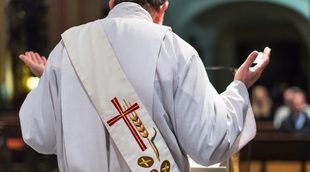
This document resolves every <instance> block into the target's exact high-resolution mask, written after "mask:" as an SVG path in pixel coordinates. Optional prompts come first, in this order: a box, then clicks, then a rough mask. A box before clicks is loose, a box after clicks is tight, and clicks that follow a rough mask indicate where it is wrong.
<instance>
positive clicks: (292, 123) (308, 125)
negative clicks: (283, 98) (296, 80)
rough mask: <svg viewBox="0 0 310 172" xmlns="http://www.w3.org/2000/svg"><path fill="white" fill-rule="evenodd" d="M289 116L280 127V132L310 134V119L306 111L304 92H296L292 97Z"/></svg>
mask: <svg viewBox="0 0 310 172" xmlns="http://www.w3.org/2000/svg"><path fill="white" fill-rule="evenodd" d="M291 103H292V104H291V106H290V113H289V116H288V117H286V118H285V119H284V120H283V122H282V123H281V125H280V128H279V130H280V131H284V132H303V133H310V118H309V116H308V115H309V114H307V112H306V111H305V108H306V106H307V102H306V97H305V94H304V92H303V91H302V90H296V91H295V92H294V95H293V97H292V102H291Z"/></svg>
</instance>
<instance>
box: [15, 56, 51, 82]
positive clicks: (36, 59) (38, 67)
mask: <svg viewBox="0 0 310 172" xmlns="http://www.w3.org/2000/svg"><path fill="white" fill-rule="evenodd" d="M19 58H20V59H21V60H22V61H23V62H24V63H25V64H26V65H27V66H28V67H29V68H30V70H31V72H32V73H33V74H34V75H35V76H37V77H41V76H42V74H43V71H44V68H45V65H46V58H45V57H44V56H40V54H38V53H36V52H32V51H28V52H26V53H25V54H21V55H19Z"/></svg>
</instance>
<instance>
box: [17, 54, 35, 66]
mask: <svg viewBox="0 0 310 172" xmlns="http://www.w3.org/2000/svg"><path fill="white" fill-rule="evenodd" d="M19 58H20V59H21V60H22V61H23V62H24V63H25V64H26V65H28V66H32V65H33V64H34V63H33V61H32V59H31V57H30V56H27V55H23V54H22V55H20V56H19Z"/></svg>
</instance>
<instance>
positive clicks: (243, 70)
mask: <svg viewBox="0 0 310 172" xmlns="http://www.w3.org/2000/svg"><path fill="white" fill-rule="evenodd" d="M270 51H271V49H270V48H268V47H266V48H265V49H264V56H263V59H262V60H261V61H260V62H258V63H257V65H255V66H254V67H251V65H252V63H253V62H254V60H255V59H256V57H257V55H258V52H257V51H253V52H252V53H251V54H250V55H249V56H248V58H247V59H246V60H245V61H244V63H243V64H242V65H241V66H240V67H239V69H238V70H237V71H236V74H235V78H234V79H235V80H239V81H242V82H243V83H244V84H245V85H246V87H247V88H249V87H251V86H252V85H253V84H254V83H255V82H256V81H257V80H258V79H259V77H260V76H261V74H262V72H263V70H264V69H265V68H266V66H267V65H268V63H269V56H270Z"/></svg>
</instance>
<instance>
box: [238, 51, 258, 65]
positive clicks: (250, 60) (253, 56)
mask: <svg viewBox="0 0 310 172" xmlns="http://www.w3.org/2000/svg"><path fill="white" fill-rule="evenodd" d="M257 55H258V52H257V51H253V52H252V53H251V54H250V55H249V56H248V58H247V59H246V60H245V61H244V63H243V64H242V65H241V67H243V68H246V69H248V68H250V67H251V65H252V63H253V62H254V60H255V59H256V57H257Z"/></svg>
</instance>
